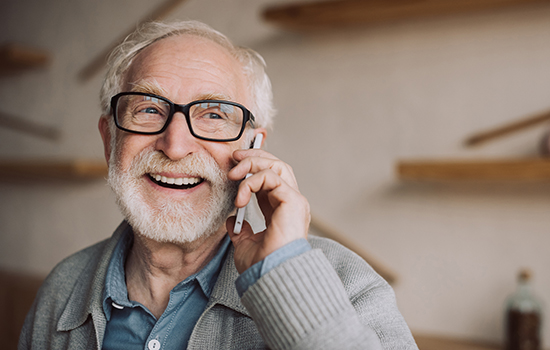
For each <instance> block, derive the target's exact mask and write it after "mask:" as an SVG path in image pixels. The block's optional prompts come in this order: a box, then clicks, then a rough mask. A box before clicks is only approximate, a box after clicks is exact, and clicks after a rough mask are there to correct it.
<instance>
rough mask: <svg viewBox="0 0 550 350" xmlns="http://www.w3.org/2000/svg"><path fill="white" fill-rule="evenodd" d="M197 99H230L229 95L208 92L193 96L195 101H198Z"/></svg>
mask: <svg viewBox="0 0 550 350" xmlns="http://www.w3.org/2000/svg"><path fill="white" fill-rule="evenodd" d="M198 100H222V101H232V99H231V97H229V96H228V95H224V94H220V93H210V94H202V95H198V96H195V101H198Z"/></svg>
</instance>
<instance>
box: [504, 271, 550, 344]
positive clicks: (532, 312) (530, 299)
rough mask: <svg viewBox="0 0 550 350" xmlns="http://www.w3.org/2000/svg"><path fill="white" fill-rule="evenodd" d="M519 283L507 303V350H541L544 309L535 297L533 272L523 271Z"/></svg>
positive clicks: (505, 341) (519, 276) (505, 340)
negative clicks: (532, 284) (532, 283)
mask: <svg viewBox="0 0 550 350" xmlns="http://www.w3.org/2000/svg"><path fill="white" fill-rule="evenodd" d="M517 283H518V284H517V289H516V292H515V293H514V294H513V295H512V296H510V297H509V298H508V300H507V303H506V314H505V317H506V319H505V339H504V343H505V350H540V349H541V339H542V337H541V323H542V307H541V303H540V301H539V300H537V298H536V297H535V296H534V295H533V291H532V286H531V272H530V271H529V270H527V269H523V270H521V271H520V273H519V275H518V282H517Z"/></svg>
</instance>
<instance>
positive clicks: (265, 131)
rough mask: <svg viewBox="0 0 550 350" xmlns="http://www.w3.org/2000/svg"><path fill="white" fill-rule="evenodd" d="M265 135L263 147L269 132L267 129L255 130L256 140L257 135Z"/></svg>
mask: <svg viewBox="0 0 550 350" xmlns="http://www.w3.org/2000/svg"><path fill="white" fill-rule="evenodd" d="M258 134H263V135H264V138H263V139H262V147H263V146H264V143H265V139H266V137H267V130H266V129H265V128H257V129H254V138H256V135H258Z"/></svg>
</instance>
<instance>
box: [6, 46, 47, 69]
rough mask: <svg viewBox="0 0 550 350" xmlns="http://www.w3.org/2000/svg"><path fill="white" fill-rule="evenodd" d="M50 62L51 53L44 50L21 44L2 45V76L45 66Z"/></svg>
mask: <svg viewBox="0 0 550 350" xmlns="http://www.w3.org/2000/svg"><path fill="white" fill-rule="evenodd" d="M49 62H50V55H49V54H48V53H47V52H45V51H43V50H39V49H36V48H32V47H27V46H23V45H19V44H4V45H2V46H0V75H1V76H5V75H11V74H15V73H20V72H22V71H25V70H28V69H34V68H41V67H45V66H46V65H47V64H48V63H49Z"/></svg>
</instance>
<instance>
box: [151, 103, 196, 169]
mask: <svg viewBox="0 0 550 350" xmlns="http://www.w3.org/2000/svg"><path fill="white" fill-rule="evenodd" d="M197 141H198V139H197V138H195V137H194V136H193V135H192V134H191V130H189V126H188V125H187V121H186V120H185V116H184V115H183V114H182V113H180V112H178V113H175V114H174V116H173V117H172V121H171V122H170V124H169V125H168V127H167V128H166V130H164V132H163V133H162V134H160V135H159V138H158V140H157V142H156V149H157V150H159V151H162V152H163V153H164V154H165V155H166V156H167V157H168V158H170V159H172V160H178V159H183V158H185V157H186V156H188V155H189V154H191V153H194V152H196V151H198V149H199V147H200V145H199V143H198V142H197Z"/></svg>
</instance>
